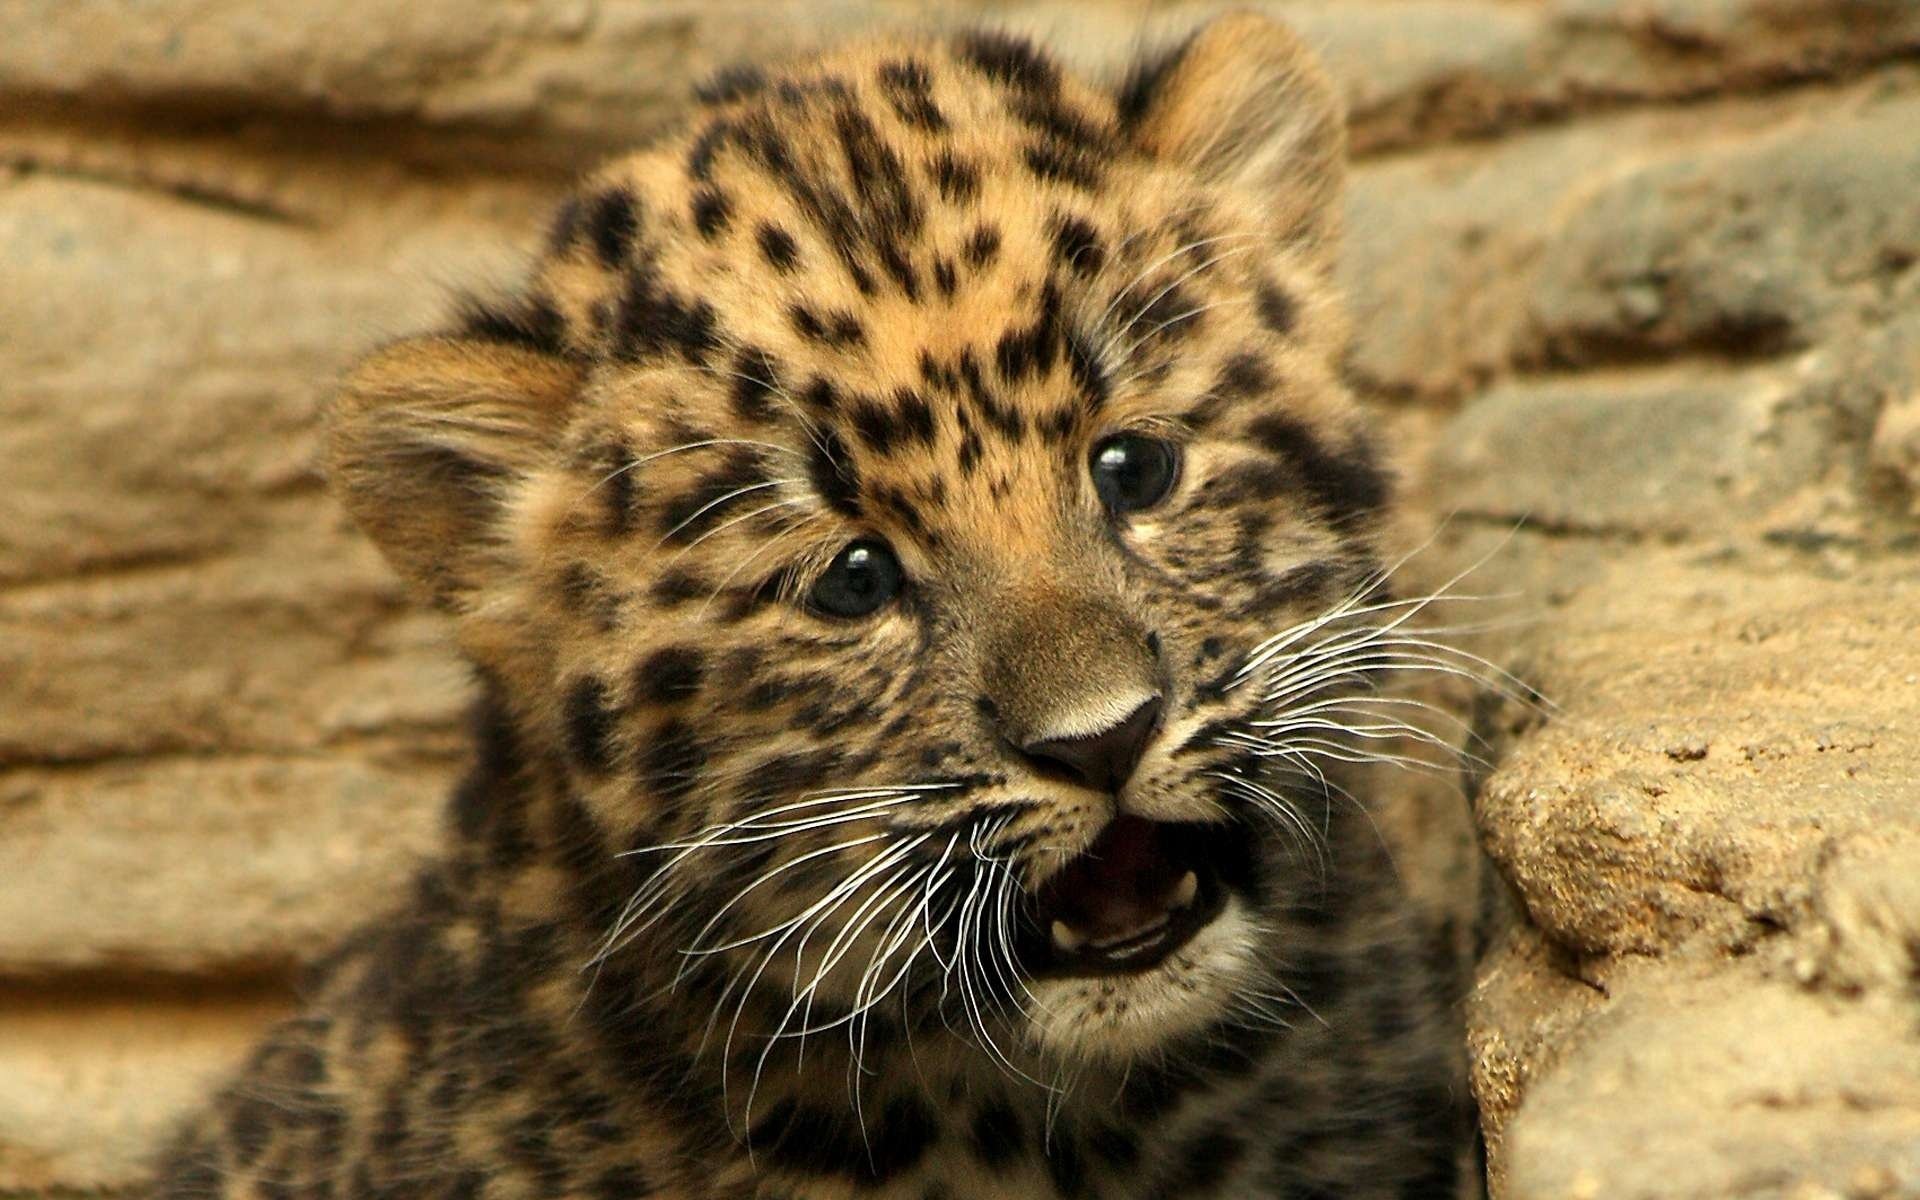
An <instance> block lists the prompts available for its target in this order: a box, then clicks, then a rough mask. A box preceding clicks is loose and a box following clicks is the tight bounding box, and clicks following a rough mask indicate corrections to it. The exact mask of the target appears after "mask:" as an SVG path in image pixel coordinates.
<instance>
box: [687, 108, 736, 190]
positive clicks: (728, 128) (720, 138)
mask: <svg viewBox="0 0 1920 1200" xmlns="http://www.w3.org/2000/svg"><path fill="white" fill-rule="evenodd" d="M734 133H735V128H734V123H733V122H732V121H714V122H713V123H712V124H710V125H708V126H707V127H706V128H705V129H702V130H701V131H700V136H699V137H697V138H695V139H693V146H692V148H691V149H690V150H688V151H687V174H689V175H691V176H693V178H695V179H697V180H700V181H702V182H704V181H705V180H707V179H708V178H710V177H711V176H712V175H713V160H714V159H715V158H716V157H718V155H719V153H720V148H721V147H722V146H724V145H726V144H727V142H728V140H729V139H731V138H732V137H733V135H734Z"/></svg>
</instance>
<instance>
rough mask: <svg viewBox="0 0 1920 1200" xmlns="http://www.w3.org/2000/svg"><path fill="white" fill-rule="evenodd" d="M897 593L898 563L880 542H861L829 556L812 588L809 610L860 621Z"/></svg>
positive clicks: (850, 544)
mask: <svg viewBox="0 0 1920 1200" xmlns="http://www.w3.org/2000/svg"><path fill="white" fill-rule="evenodd" d="M899 590H900V560H899V559H897V558H895V557H894V556H893V551H892V550H891V549H889V548H888V547H887V544H886V543H885V542H882V541H877V540H875V539H873V538H862V539H860V540H859V541H857V542H850V543H848V545H847V548H846V549H844V550H842V551H841V552H840V553H838V554H836V555H834V556H833V561H832V562H831V563H829V564H827V570H826V573H825V574H823V575H821V576H820V579H819V581H818V582H817V583H815V584H814V585H813V595H812V597H811V599H812V603H813V606H814V607H815V608H817V609H819V610H820V611H821V612H823V613H828V614H830V615H832V616H836V617H864V616H866V615H867V614H868V613H870V612H873V611H875V610H876V609H878V608H879V607H880V606H881V605H883V604H885V603H886V602H887V601H889V600H891V599H893V597H894V593H896V592H898V591H899Z"/></svg>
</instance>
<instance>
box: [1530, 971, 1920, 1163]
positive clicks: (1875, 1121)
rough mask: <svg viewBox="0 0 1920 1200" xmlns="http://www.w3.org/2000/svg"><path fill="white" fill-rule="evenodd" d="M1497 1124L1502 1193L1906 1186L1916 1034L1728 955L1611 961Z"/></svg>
mask: <svg viewBox="0 0 1920 1200" xmlns="http://www.w3.org/2000/svg"><path fill="white" fill-rule="evenodd" d="M1604 986H1605V989H1606V992H1607V997H1608V998H1607V1001H1606V1003H1605V1006H1604V1009H1603V1010H1602V1011H1600V1012H1599V1013H1597V1014H1596V1015H1594V1016H1593V1017H1591V1018H1590V1019H1589V1020H1588V1021H1587V1022H1586V1023H1585V1025H1584V1026H1583V1027H1582V1028H1581V1029H1580V1031H1579V1033H1578V1034H1577V1036H1576V1038H1575V1040H1574V1043H1573V1044H1572V1045H1570V1046H1568V1047H1565V1048H1564V1049H1563V1050H1562V1051H1561V1054H1560V1061H1559V1063H1558V1065H1557V1066H1556V1068H1555V1069H1553V1070H1552V1071H1550V1072H1548V1073H1547V1074H1545V1076H1544V1077H1542V1078H1540V1079H1539V1080H1538V1081H1536V1082H1535V1084H1534V1085H1533V1087H1532V1088H1531V1090H1530V1096H1529V1100H1528V1103H1527V1106H1526V1108H1525V1109H1524V1110H1522V1112H1521V1114H1520V1115H1519V1116H1518V1117H1517V1118H1516V1119H1515V1120H1514V1122H1513V1124H1512V1125H1511V1127H1510V1128H1509V1129H1508V1130H1507V1131H1506V1142H1507V1151H1508V1154H1509V1160H1510V1163H1511V1166H1510V1168H1509V1170H1508V1172H1507V1175H1506V1179H1505V1189H1504V1191H1505V1194H1506V1195H1508V1196H1511V1197H1514V1198H1515V1200H1522V1198H1524V1200H1534V1198H1539V1200H1546V1198H1548V1197H1552V1198H1554V1200H1579V1198H1591V1200H1602V1198H1604V1200H1724V1198H1725V1197H1783V1198H1784V1197H1810V1196H1837V1197H1875V1196H1887V1197H1892V1196H1912V1195H1915V1194H1917V1193H1920V1036H1914V1035H1913V1034H1912V1033H1911V1032H1910V1031H1909V1029H1910V1025H1911V1019H1910V1018H1911V1013H1909V1014H1906V1015H1907V1016H1908V1017H1909V1019H1908V1020H1906V1021H1903V1020H1902V1019H1901V1017H1902V1014H1901V1013H1900V1012H1899V1011H1898V1010H1897V1009H1894V1008H1891V1007H1881V1006H1877V1005H1872V1004H1865V1003H1861V1002H1858V1001H1852V1000H1847V999H1843V998H1838V997H1834V996H1830V995H1824V994H1821V993H1818V992H1813V991H1809V990H1807V989H1804V988H1800V987H1797V986H1795V985H1794V984H1792V983H1788V982H1781V981H1777V980H1771V979H1767V978H1765V977H1764V976H1761V975H1759V974H1758V973H1756V972H1754V971H1751V970H1748V969H1746V968H1745V967H1743V966H1741V965H1738V964H1730V965H1720V964H1714V965H1712V966H1710V967H1708V966H1701V967H1698V968H1695V969H1691V970H1689V969H1683V968H1681V967H1679V966H1677V965H1675V966H1663V967H1659V968H1647V967H1644V966H1639V965H1634V964H1623V965H1622V967H1621V969H1619V970H1617V971H1614V972H1610V973H1609V974H1608V976H1607V978H1606V980H1605V984H1604Z"/></svg>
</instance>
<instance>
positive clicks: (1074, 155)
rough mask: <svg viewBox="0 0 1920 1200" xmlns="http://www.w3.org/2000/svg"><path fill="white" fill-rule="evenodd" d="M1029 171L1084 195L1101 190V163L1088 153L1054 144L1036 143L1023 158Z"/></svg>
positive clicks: (1027, 149)
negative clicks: (1073, 188) (1077, 189)
mask: <svg viewBox="0 0 1920 1200" xmlns="http://www.w3.org/2000/svg"><path fill="white" fill-rule="evenodd" d="M1021 157H1022V158H1023V159H1025V161H1026V164H1027V169H1028V170H1030V171H1032V172H1033V173H1034V174H1035V175H1036V176H1038V177H1039V178H1041V179H1045V180H1048V181H1051V182H1053V183H1064V184H1066V185H1067V186H1069V187H1075V188H1079V189H1080V190H1081V191H1083V192H1091V191H1095V190H1097V189H1098V188H1099V187H1100V174H1101V172H1100V160H1099V159H1098V158H1097V157H1095V156H1094V155H1093V154H1091V153H1089V152H1088V151H1085V150H1079V149H1076V148H1074V147H1071V146H1063V145H1060V144H1058V143H1052V142H1035V143H1034V144H1033V145H1030V146H1028V147H1027V148H1026V151H1025V153H1024V154H1023V155H1022V156H1021Z"/></svg>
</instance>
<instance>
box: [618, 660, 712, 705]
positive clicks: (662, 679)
mask: <svg viewBox="0 0 1920 1200" xmlns="http://www.w3.org/2000/svg"><path fill="white" fill-rule="evenodd" d="M706 676H707V656H706V654H705V653H703V652H702V651H701V650H700V649H699V648H698V647H695V646H667V647H664V648H663V649H660V650H656V651H654V652H653V653H652V654H649V655H648V656H647V657H646V658H645V660H643V661H642V662H641V663H640V666H639V667H638V668H636V669H635V671H634V675H633V686H634V694H635V695H637V696H640V697H642V698H644V699H647V700H650V701H652V702H653V703H655V704H673V703H676V702H678V701H681V700H685V699H687V698H688V697H689V696H693V695H697V694H698V693H699V691H700V685H701V683H702V682H704V681H705V679H706Z"/></svg>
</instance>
